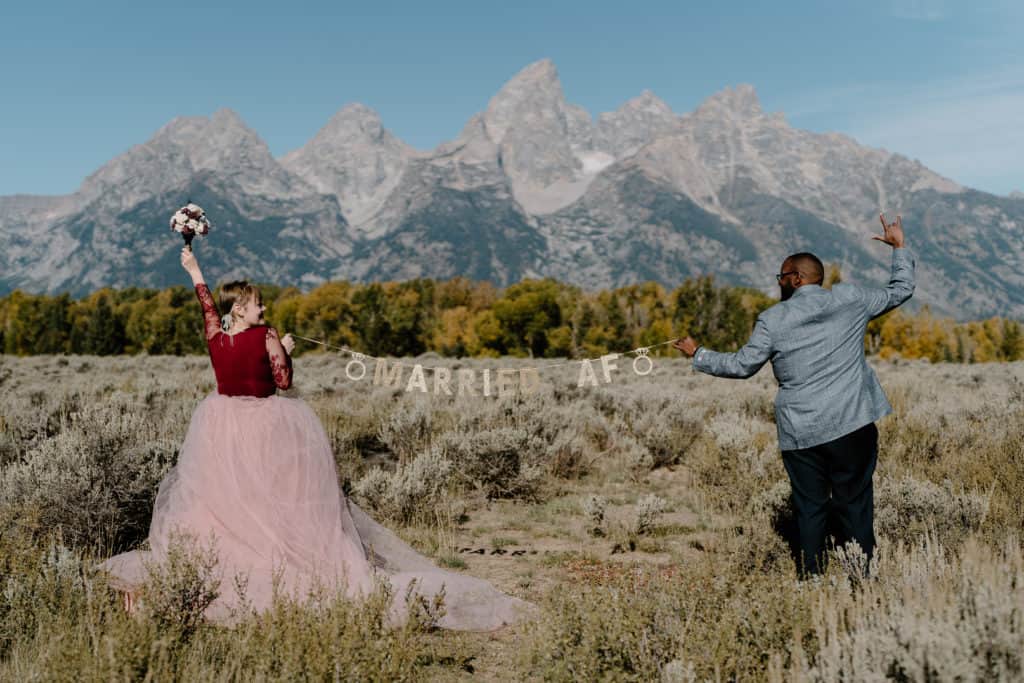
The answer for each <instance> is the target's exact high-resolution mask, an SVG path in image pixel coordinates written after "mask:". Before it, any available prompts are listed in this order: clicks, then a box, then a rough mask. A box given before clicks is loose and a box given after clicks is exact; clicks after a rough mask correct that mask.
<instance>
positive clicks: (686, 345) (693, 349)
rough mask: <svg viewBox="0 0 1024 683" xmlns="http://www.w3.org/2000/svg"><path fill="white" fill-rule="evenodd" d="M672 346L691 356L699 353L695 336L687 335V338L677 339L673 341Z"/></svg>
mask: <svg viewBox="0 0 1024 683" xmlns="http://www.w3.org/2000/svg"><path fill="white" fill-rule="evenodd" d="M672 348H673V349H678V350H680V351H682V352H683V353H685V354H686V355H687V356H689V357H690V358H693V354H695V353H697V342H696V340H694V338H693V337H686V338H685V339H676V340H675V341H674V342H672Z"/></svg>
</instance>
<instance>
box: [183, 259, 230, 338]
mask: <svg viewBox="0 0 1024 683" xmlns="http://www.w3.org/2000/svg"><path fill="white" fill-rule="evenodd" d="M181 267H182V268H184V269H185V271H186V272H187V273H188V274H189V277H191V278H192V286H193V287H195V288H196V296H197V297H199V305H200V306H202V307H203V326H204V327H205V328H206V339H207V340H210V339H213V337H214V335H216V334H217V333H219V332H220V331H221V324H220V315H218V314H217V304H215V303H214V302H213V294H211V293H210V288H209V287H207V286H206V280H205V279H203V272H202V271H201V270H199V261H197V260H196V255H195V254H194V253H192V250H191V249H189V248H188V247H185V248H184V249H182V250H181Z"/></svg>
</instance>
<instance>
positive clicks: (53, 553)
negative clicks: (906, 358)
mask: <svg viewBox="0 0 1024 683" xmlns="http://www.w3.org/2000/svg"><path fill="white" fill-rule="evenodd" d="M428 362H431V363H438V364H445V365H447V366H449V367H451V368H457V367H467V366H472V367H476V368H481V367H496V366H497V365H499V364H501V365H512V366H515V365H525V364H527V363H526V361H520V360H507V361H487V362H484V361H479V362H477V361H473V362H467V361H445V360H437V359H430V360H429V361H428ZM655 363H656V369H655V371H654V372H653V373H652V374H651V375H650V376H648V377H643V378H641V377H634V376H632V374H631V373H622V377H621V379H620V380H619V381H616V382H615V383H613V384H611V385H607V386H604V387H601V388H597V389H586V390H580V389H578V388H576V386H575V376H574V374H573V372H572V370H563V371H561V372H560V373H559V374H551V375H545V377H551V378H552V379H551V382H552V383H551V384H550V385H548V386H546V387H544V388H543V389H542V391H540V392H539V394H537V395H535V396H532V397H528V398H525V399H512V400H497V399H477V400H474V401H458V400H451V399H444V398H432V399H431V400H430V401H423V400H422V399H421V398H419V399H418V398H417V397H414V396H410V395H406V394H404V393H403V392H396V391H394V390H390V389H386V390H385V389H373V388H372V387H370V386H369V385H368V384H362V385H354V384H353V383H351V382H349V381H348V380H347V379H346V378H345V375H344V363H343V362H342V361H341V360H340V359H339V358H338V357H335V356H323V355H321V356H317V355H307V356H305V357H302V358H300V359H299V360H298V361H297V363H296V384H297V386H298V389H296V390H294V393H296V394H297V395H300V396H301V397H302V398H304V399H305V400H307V401H308V402H309V403H310V404H311V405H312V406H313V407H314V409H315V410H316V411H317V413H318V414H319V415H320V416H321V419H322V421H323V423H324V425H325V428H326V429H327V431H328V434H329V435H330V437H331V439H332V443H333V444H334V447H335V454H336V458H337V460H338V466H339V479H340V480H341V483H345V482H347V483H348V484H349V485H350V486H351V488H352V490H353V495H355V496H356V497H357V498H360V499H361V502H363V503H365V504H367V505H368V506H369V507H373V508H375V509H376V511H377V514H379V515H380V516H381V518H382V519H386V520H388V522H389V524H391V525H392V526H393V528H395V529H396V530H397V531H398V532H399V533H400V534H401V535H403V536H404V537H405V538H406V539H407V540H409V541H410V542H411V543H413V544H414V545H416V546H417V547H418V548H419V549H421V550H422V551H423V552H425V553H428V554H430V555H432V556H434V557H435V558H436V559H437V560H438V561H439V562H441V563H443V564H445V565H447V566H449V567H453V568H456V569H459V570H461V571H466V572H469V573H471V574H474V575H477V576H481V577H484V578H487V579H488V580H491V581H492V582H494V583H495V584H496V585H498V586H499V587H500V588H501V589H503V590H505V591H507V592H509V593H513V594H515V595H518V596H520V597H524V598H527V599H530V600H533V601H536V602H538V603H539V604H541V606H542V615H541V617H540V618H539V619H537V620H536V621H535V622H532V623H529V624H524V625H521V626H519V627H516V628H513V629H507V630H505V631H503V632H499V633H496V634H487V635H480V634H460V633H450V632H439V631H431V629H430V628H429V621H430V619H429V615H428V616H427V617H425V618H424V619H420V620H413V622H411V624H410V626H409V627H407V628H403V629H391V628H388V627H387V626H386V625H385V620H384V612H385V610H384V605H385V604H386V599H387V596H386V595H377V596H375V597H374V598H373V599H371V600H368V601H366V602H365V603H360V604H352V603H349V602H347V601H345V600H340V599H337V598H335V597H333V596H330V595H319V596H312V597H311V598H310V600H308V601H306V602H305V603H294V602H288V601H286V600H282V601H280V603H279V604H278V605H277V606H276V607H275V609H274V610H272V611H271V612H270V613H267V614H265V615H262V616H259V617H256V616H249V617H245V618H241V619H240V620H239V623H238V624H237V625H236V626H234V627H232V628H225V627H216V626H212V625H210V624H208V623H205V622H201V621H199V622H197V621H195V620H193V619H192V618H191V613H189V612H187V610H185V608H183V607H175V605H182V604H187V605H192V606H193V607H194V601H193V602H188V601H186V602H181V601H180V600H179V601H177V602H176V601H175V598H178V597H180V595H181V594H182V593H183V591H185V589H184V588H182V586H187V588H188V591H186V593H187V595H198V596H202V595H203V591H202V588H203V587H202V585H199V584H197V583H196V581H197V580H198V579H197V578H196V577H197V576H198V577H201V576H202V572H201V571H198V572H197V569H198V570H201V569H202V557H196V558H194V559H193V561H192V563H191V564H190V563H189V562H187V561H185V560H181V558H179V560H181V561H180V562H179V565H176V567H175V568H167V570H166V571H165V572H164V573H163V574H158V575H156V577H155V578H154V581H153V585H152V587H151V590H153V591H157V592H156V593H153V595H154V596H156V597H154V598H153V599H152V600H151V603H152V604H154V605H163V606H164V607H163V608H162V611H160V612H159V613H155V612H154V613H150V614H146V613H144V614H140V615H138V616H136V617H134V618H128V617H127V616H126V615H124V613H123V610H121V608H120V606H119V604H118V603H117V597H116V595H114V594H113V593H112V592H111V591H109V590H108V589H106V587H105V585H104V584H103V582H102V580H101V578H100V577H98V576H96V575H95V573H94V571H93V570H92V569H91V567H92V566H93V559H94V558H96V557H103V556H106V555H108V554H110V553H112V552H115V551H118V550H120V549H123V548H127V547H131V546H133V545H135V544H137V543H139V542H141V541H142V540H143V538H144V537H145V534H146V530H147V526H148V515H149V512H150V510H151V506H152V498H153V496H154V495H155V487H156V484H157V482H158V481H159V478H160V477H161V476H162V475H163V473H164V472H165V471H166V469H167V468H168V467H169V466H170V465H171V464H173V462H174V460H175V459H176V457H177V446H178V444H180V443H181V440H182V438H183V437H184V433H185V429H186V428H187V425H188V419H189V416H190V414H191V411H192V410H193V408H194V407H195V405H196V404H197V403H198V401H199V400H200V399H201V398H202V396H204V395H205V394H206V393H207V392H209V391H210V390H212V373H211V372H210V369H209V363H208V361H206V360H205V359H201V358H169V357H154V358H146V357H133V358H92V357H88V358H86V357H34V358H25V359H12V358H9V357H3V358H2V359H0V389H2V398H0V680H28V679H46V680H63V679H67V680H72V679H74V680H110V679H115V678H116V679H134V678H140V679H141V678H145V677H146V676H147V675H148V676H150V677H153V678H155V679H158V680H195V679H203V680H296V679H316V680H327V679H330V680H334V679H335V678H337V679H340V680H401V679H405V680H420V679H433V680H521V679H538V678H539V679H546V680H577V679H585V680H652V679H654V680H657V679H661V680H666V681H685V680H706V679H711V680H721V679H725V680H729V679H736V680H751V679H753V680H766V679H774V680H790V679H792V680H840V679H845V680H860V679H871V678H884V677H892V678H896V679H899V680H946V679H950V680H953V679H958V680H981V679H984V680H992V679H1019V678H1021V677H1022V676H1024V672H1022V664H1021V658H1020V654H1019V653H1020V652H1022V651H1024V624H1022V619H1024V616H1022V615H1024V592H1022V591H1024V588H1022V587H1024V569H1022V568H1024V556H1022V552H1021V548H1020V544H1019V541H1018V534H1019V532H1020V530H1021V529H1022V528H1024V506H1022V505H1021V502H1020V492H1021V491H1024V364H1021V363H1016V364H1002V365H985V366H957V365H928V364H924V363H921V364H918V363H914V364H905V363H904V364H897V365H893V364H881V365H879V366H878V372H879V375H880V377H881V379H882V383H883V385H884V386H885V387H886V390H887V392H888V394H889V396H890V398H891V400H892V403H893V405H894V407H895V409H896V413H895V414H894V415H893V416H891V417H889V418H886V419H885V420H883V421H882V422H881V423H880V425H879V427H880V433H881V436H880V440H881V444H880V445H881V454H880V460H879V469H878V473H877V475H876V492H877V511H878V514H877V524H876V528H877V530H878V532H879V535H880V537H881V538H880V544H879V551H878V554H877V559H876V563H875V564H876V566H875V571H874V572H873V573H872V577H871V578H870V579H868V580H866V581H865V580H861V579H859V578H858V576H859V574H860V573H861V570H862V567H861V566H860V563H859V562H858V559H857V557H856V556H855V555H854V554H848V553H844V554H842V555H841V556H840V557H838V558H837V559H838V560H839V561H837V562H833V564H832V566H831V568H830V570H829V574H828V575H827V576H826V577H825V580H824V581H822V582H821V583H820V584H798V583H797V581H796V575H795V572H794V570H793V566H792V562H791V561H790V559H789V555H788V550H787V547H786V543H785V541H784V540H783V538H781V537H780V536H779V534H778V533H777V532H776V529H784V528H785V526H786V523H787V520H788V518H789V515H790V514H791V513H790V512H789V502H788V484H787V482H786V475H785V471H784V469H783V467H782V464H781V461H780V458H779V456H778V451H777V446H776V442H775V435H774V424H773V421H772V412H771V400H772V396H773V394H774V383H773V381H772V379H771V375H770V372H768V371H765V372H762V373H761V374H759V375H758V376H757V377H755V378H754V379H752V380H750V381H747V382H731V381H727V380H716V379H713V378H709V377H705V376H702V375H696V374H693V373H692V372H691V371H690V369H689V367H688V363H686V362H684V361H664V360H656V361H655ZM186 559H187V558H186ZM172 569H173V571H172ZM168 572H169V573H168ZM175 572H177V573H175ZM175 577H178V578H177V579H176V578H175ZM182 577H183V578H182ZM186 579H187V581H186ZM182 581H184V583H182ZM200 584H201V581H200ZM157 598H159V599H157ZM183 610H185V611H183ZM428 611H429V610H428ZM182 624H184V625H185V626H184V627H183V626H182Z"/></svg>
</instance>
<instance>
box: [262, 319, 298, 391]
mask: <svg viewBox="0 0 1024 683" xmlns="http://www.w3.org/2000/svg"><path fill="white" fill-rule="evenodd" d="M267 355H268V356H270V369H271V371H272V372H273V373H274V384H276V385H277V388H278V389H288V388H290V387H291V386H292V357H291V356H289V355H288V353H287V352H286V351H285V350H284V347H283V346H281V340H280V339H278V337H277V330H275V329H274V328H273V327H268V328H267Z"/></svg>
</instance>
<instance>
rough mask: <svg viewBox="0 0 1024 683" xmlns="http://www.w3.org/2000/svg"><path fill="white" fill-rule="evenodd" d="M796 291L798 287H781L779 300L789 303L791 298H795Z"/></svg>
mask: <svg viewBox="0 0 1024 683" xmlns="http://www.w3.org/2000/svg"><path fill="white" fill-rule="evenodd" d="M795 291H796V287H794V286H793V285H779V299H781V300H782V301H787V300H788V299H789V297H791V296H793V292H795Z"/></svg>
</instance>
